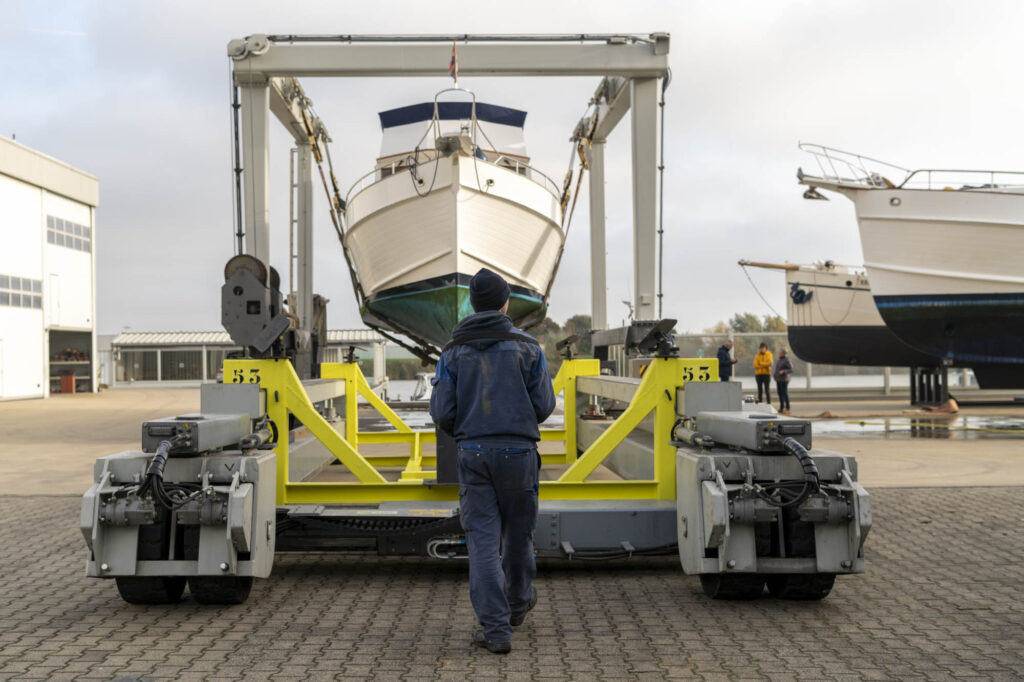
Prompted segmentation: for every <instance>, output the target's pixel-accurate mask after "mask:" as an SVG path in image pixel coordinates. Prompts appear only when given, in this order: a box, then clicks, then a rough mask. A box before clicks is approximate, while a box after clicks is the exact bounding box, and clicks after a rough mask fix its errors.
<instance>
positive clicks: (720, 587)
mask: <svg viewBox="0 0 1024 682" xmlns="http://www.w3.org/2000/svg"><path fill="white" fill-rule="evenodd" d="M700 586H701V587H702V588H703V589H704V594H706V595H707V596H709V597H711V598H712V599H757V598H758V597H760V596H761V594H762V593H763V592H764V576H763V575H758V574H756V573H754V574H749V573H748V574H731V575H723V574H721V573H702V574H701V576H700Z"/></svg>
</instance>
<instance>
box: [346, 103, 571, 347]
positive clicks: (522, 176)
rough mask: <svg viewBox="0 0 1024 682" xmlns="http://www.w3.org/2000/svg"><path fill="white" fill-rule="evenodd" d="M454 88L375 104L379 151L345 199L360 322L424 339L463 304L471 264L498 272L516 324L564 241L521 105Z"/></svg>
mask: <svg viewBox="0 0 1024 682" xmlns="http://www.w3.org/2000/svg"><path fill="white" fill-rule="evenodd" d="M453 91H454V92H458V93H460V94H461V95H463V96H469V97H471V99H470V100H467V101H440V100H439V99H438V98H437V97H435V99H434V101H433V102H426V103H422V104H413V105H411V106H406V107H401V108H399V109H392V110H389V111H384V112H381V113H380V114H379V116H380V123H381V128H382V130H383V142H382V145H381V154H380V157H379V158H378V159H377V163H376V166H375V168H374V169H373V170H372V171H371V172H369V173H368V174H366V175H365V176H364V177H363V178H361V179H360V180H359V181H357V182H356V183H355V185H354V186H353V187H352V189H351V190H350V191H349V194H348V200H347V202H346V205H347V208H346V216H347V221H348V228H347V230H346V233H345V238H344V239H345V248H346V251H347V253H348V256H349V260H350V265H351V267H352V269H353V270H354V272H355V274H356V276H357V278H358V281H359V283H360V286H361V288H362V292H363V307H362V310H361V313H362V316H363V320H364V321H365V322H366V323H367V324H369V325H370V326H372V327H376V328H382V329H384V330H386V331H393V332H398V333H401V334H404V335H406V336H408V337H409V338H411V339H413V341H414V342H415V343H417V344H419V345H420V346H427V347H431V346H432V347H433V348H434V349H436V348H440V347H441V346H443V345H444V344H445V343H446V342H447V341H448V339H449V337H450V335H451V330H452V328H453V327H454V326H455V325H456V324H457V323H458V321H459V320H460V319H462V318H463V317H465V316H467V315H469V314H470V313H472V307H471V306H470V302H469V280H470V278H471V277H472V276H473V275H474V274H475V273H476V272H477V271H478V270H479V269H480V268H484V267H485V268H489V269H491V270H493V271H495V272H497V273H499V274H501V275H502V276H503V277H504V278H505V279H506V280H507V281H508V283H509V286H510V288H511V297H510V304H509V311H508V314H509V316H510V317H511V318H512V319H513V321H514V322H516V323H517V324H519V325H523V324H529V323H530V322H532V321H535V320H536V321H539V320H542V319H543V318H544V315H545V312H546V307H547V296H548V294H549V291H550V286H551V282H552V279H553V277H554V273H555V270H556V267H557V263H558V260H559V258H560V254H561V250H562V247H563V245H564V241H565V236H564V232H563V229H562V216H563V203H562V197H563V192H562V190H561V188H560V187H559V186H558V185H557V184H556V183H555V182H554V181H552V180H551V179H550V178H548V177H547V176H546V175H544V174H543V173H541V172H540V171H538V170H536V169H534V168H532V167H531V166H530V158H529V156H527V154H526V144H525V140H524V136H523V126H524V123H525V120H526V112H525V111H520V110H518V109H511V108H508V107H502V106H495V105H491V104H484V103H478V102H477V101H476V97H475V96H474V95H472V93H469V92H468V91H465V90H461V89H453V90H446V91H443V93H451V92H453ZM439 94H441V93H439Z"/></svg>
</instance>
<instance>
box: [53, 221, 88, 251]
mask: <svg viewBox="0 0 1024 682" xmlns="http://www.w3.org/2000/svg"><path fill="white" fill-rule="evenodd" d="M46 242H47V243H48V244H56V245H57V246H63V247H65V248H68V249H74V250H75V251H84V252H85V253H91V252H92V228H91V227H89V226H87V225H80V224H79V223H75V222H72V221H70V220H63V219H62V218H57V217H55V216H52V215H48V216H46Z"/></svg>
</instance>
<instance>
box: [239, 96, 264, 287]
mask: <svg viewBox="0 0 1024 682" xmlns="http://www.w3.org/2000/svg"><path fill="white" fill-rule="evenodd" d="M240 89H241V91H242V112H241V113H242V158H243V160H244V166H243V170H242V187H243V194H244V197H243V198H244V201H243V204H242V207H243V209H242V213H243V214H244V225H245V252H246V253H247V254H249V255H250V256H255V257H256V258H259V259H260V260H261V261H263V263H264V264H265V265H266V266H267V268H268V269H269V268H270V210H269V206H268V201H267V185H268V184H269V182H270V180H269V178H270V175H269V173H270V88H269V87H268V84H267V83H266V82H264V83H251V84H250V83H246V84H243V85H242V86H241V88H240Z"/></svg>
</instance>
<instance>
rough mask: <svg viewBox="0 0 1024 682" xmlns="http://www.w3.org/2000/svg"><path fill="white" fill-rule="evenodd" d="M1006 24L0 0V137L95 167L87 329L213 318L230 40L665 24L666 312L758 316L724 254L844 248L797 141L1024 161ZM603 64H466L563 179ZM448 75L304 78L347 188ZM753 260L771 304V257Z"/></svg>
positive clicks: (325, 287) (918, 13)
mask: <svg viewBox="0 0 1024 682" xmlns="http://www.w3.org/2000/svg"><path fill="white" fill-rule="evenodd" d="M300 7H301V10H300V9H299V8H300ZM1022 19H1024V3H1021V2H1019V1H1017V0H1004V1H992V2H985V1H978V2H969V3H968V2H963V1H962V0H961V1H937V0H927V1H914V2H909V1H908V2H902V1H899V0H884V1H882V0H879V1H875V0H872V1H860V2H831V1H829V2H822V1H821V0H817V1H808V2H780V1H777V0H773V1H770V2H765V1H764V0H754V1H746V2H737V1H734V2H728V3H726V2H700V3H697V2H685V3H684V2H670V1H667V0H658V1H655V2H647V1H645V0H630V2H622V1H621V0H588V1H587V2H575V1H573V2H551V1H550V0H547V1H543V2H534V1H532V0H519V1H517V2H515V3H488V2H479V1H474V2H446V1H444V0H435V1H434V2H429V3H425V2H407V3H406V2H389V1H386V0H378V1H377V2H373V3H364V2H359V3H340V2H303V3H284V2H254V1H247V2H237V3H228V2H222V3H212V2H207V1H205V0H204V1H196V0H174V1H173V2H171V1H170V0H153V1H147V2H122V1H114V0H103V1H102V2H100V1H98V0H96V1H93V2H88V1H79V2H55V1H53V0H47V1H46V2H36V1H34V0H32V1H30V0H6V1H5V2H4V4H3V21H2V23H0V65H2V66H3V69H2V72H3V74H4V81H5V82H4V88H3V90H2V94H0V134H3V135H6V136H10V135H12V134H15V135H16V136H17V140H18V142H21V143H23V144H25V145H28V146H29V147H32V148H34V149H37V150H39V151H41V152H44V153H46V154H49V155H51V156H54V157H56V158H58V159H60V160H62V161H65V162H67V163H70V164H72V165H73V166H76V167H78V168H81V169H82V170H85V171H87V172H89V173H92V174H94V175H96V176H98V177H99V179H100V207H99V210H98V211H97V229H96V235H97V238H96V243H97V261H98V275H97V278H98V312H97V318H98V320H97V321H98V330H99V332H100V333H113V332H118V331H121V330H122V329H124V328H130V329H131V330H133V331H144V330H210V329H219V328H220V309H219V306H220V298H219V288H220V285H221V284H222V282H223V277H222V272H223V264H224V262H225V261H226V260H227V259H228V258H229V257H230V256H231V255H232V253H233V251H232V249H233V242H232V236H231V235H232V224H231V221H232V218H231V215H232V214H231V159H230V153H231V149H230V120H229V108H228V103H229V72H230V71H229V70H230V67H229V63H228V59H227V57H226V52H225V48H226V45H227V42H228V41H229V40H230V39H232V38H237V37H243V36H246V35H249V34H253V33H346V34H347V33H642V34H646V33H650V32H653V31H667V32H669V33H671V36H672V43H671V53H670V64H671V68H672V72H673V79H672V84H671V87H670V88H669V90H668V93H667V105H666V116H667V119H666V122H667V125H666V141H665V151H666V176H665V188H666V192H665V207H664V211H665V213H664V221H665V255H664V259H665V273H664V282H665V316H666V317H675V318H677V319H678V320H679V328H680V329H682V330H700V329H703V328H705V327H708V326H710V325H712V324H714V323H715V322H717V321H719V320H724V319H727V318H728V317H729V316H731V315H732V314H734V313H737V312H753V313H756V314H759V315H761V314H766V313H769V312H770V310H769V309H768V307H767V306H766V305H765V304H764V303H762V302H761V300H760V299H759V298H758V297H757V295H756V293H755V292H754V290H753V289H752V288H751V286H750V283H749V282H748V281H747V279H746V278H745V277H744V275H743V272H742V270H741V269H740V268H739V267H738V266H737V265H736V261H737V260H738V259H740V258H748V259H752V260H769V261H785V260H788V261H790V262H794V263H804V262H812V261H815V260H821V259H832V260H835V261H837V262H841V263H848V264H854V265H859V264H860V263H861V262H862V256H861V249H860V243H859V239H858V236H857V228H856V221H855V217H854V211H853V205H852V204H851V203H850V202H849V201H847V200H846V199H844V198H842V197H839V196H833V198H832V201H829V202H809V201H805V200H803V199H802V198H801V193H802V190H803V187H802V186H799V185H798V184H797V183H796V178H795V173H796V170H797V167H798V166H801V165H803V166H804V167H805V168H806V167H809V166H810V162H811V159H810V157H807V156H806V154H804V153H803V152H800V151H799V150H798V149H797V143H798V141H801V140H802V141H805V142H806V141H810V142H818V143H821V144H825V145H828V146H832V147H838V148H840V149H846V150H851V151H856V152H859V153H862V154H866V155H868V156H874V157H877V158H882V159H885V160H889V161H892V162H894V163H896V164H899V165H902V166H908V167H915V168H919V167H939V168H986V169H988V168H994V169H1003V170H1022V169H1024V159H1022V149H1024V145H1022V142H1024V126H1022V125H1021V121H1022V120H1024V95H1022V94H1021V89H1020V84H1019V80H1020V71H1021V65H1022V64H1024V40H1022V39H1021V35H1022V32H1024V21H1022ZM440 66H441V68H446V67H447V64H443V65H440ZM597 82H598V79H597V78H585V79H584V78H581V79H567V78H558V79H555V78H549V79H541V78H535V79H520V78H490V79H484V78H463V79H461V80H460V84H461V85H463V86H465V87H469V88H471V89H473V90H474V91H476V93H477V95H478V97H479V98H480V99H481V100H482V101H486V102H490V103H494V104H500V105H506V106H512V107H516V108H521V109H525V110H527V111H528V112H529V115H528V117H527V123H526V136H527V144H528V150H529V152H530V154H531V156H532V157H533V162H534V165H535V166H536V167H538V168H540V169H541V170H543V171H544V172H546V173H547V174H548V175H550V176H552V177H555V178H561V177H562V176H563V175H564V174H565V170H566V163H567V159H568V157H569V149H570V148H569V143H568V141H567V138H568V135H569V134H570V132H571V131H572V129H573V127H574V125H575V123H576V122H577V121H578V119H579V117H580V116H581V115H582V114H583V113H584V111H585V108H586V104H587V101H588V99H589V97H590V95H591V94H592V93H593V91H594V88H595V87H596V85H597ZM449 84H450V80H449V79H447V78H443V77H438V78H422V79H378V80H366V79H335V80H327V79H317V80H314V79H307V80H305V81H304V85H305V88H306V92H307V94H309V95H310V96H311V97H312V98H313V101H314V103H315V106H316V109H317V111H318V113H319V114H320V116H321V117H322V118H323V119H324V121H325V123H326V125H327V126H328V128H329V130H330V131H331V133H332V135H333V138H334V145H333V147H332V155H333V158H334V160H335V163H336V164H337V171H338V178H339V181H340V183H341V185H342V186H343V187H344V188H346V189H347V187H348V186H349V185H350V184H351V183H352V182H353V181H354V180H355V179H357V178H358V177H359V176H361V175H363V174H364V173H366V172H367V171H369V170H370V169H371V168H372V166H373V163H374V160H375V158H376V156H377V154H378V151H379V144H380V132H379V127H378V122H377V117H376V113H377V112H378V111H381V110H384V109H388V108H392V107H396V106H402V105H405V104H412V103H416V102H421V101H429V100H430V99H431V98H432V97H433V95H434V93H435V92H436V91H437V90H439V89H440V88H442V87H446V86H448V85H449ZM625 123H628V121H627V122H625ZM272 125H273V128H272V137H271V145H272V150H271V154H272V170H271V190H272V192H273V195H272V198H271V222H272V232H273V233H274V235H275V237H274V239H275V245H274V251H275V255H274V256H273V257H272V262H273V264H274V265H275V267H277V269H278V270H279V271H280V272H281V273H282V276H283V277H284V278H287V207H288V204H287V182H288V154H287V149H288V146H289V145H288V140H289V138H288V136H287V135H286V134H285V133H284V132H283V130H282V129H281V128H280V126H279V125H278V124H277V123H276V121H274V122H273V124H272ZM629 159H630V157H629V127H628V125H620V127H619V129H617V130H616V131H615V132H614V133H613V135H612V137H611V139H610V140H609V143H608V147H607V152H606V163H607V166H608V171H607V181H608V187H607V202H608V208H607V217H608V237H607V243H608V252H609V257H608V287H609V289H608V301H609V304H608V309H609V319H610V321H611V322H612V323H617V322H619V321H621V319H622V318H623V317H624V316H625V314H626V306H625V305H623V304H622V303H621V301H622V300H623V299H631V298H632V293H633V292H632V274H631V268H632V256H631V249H632V225H631V220H632V208H631V204H630V181H629V173H630V169H629V164H630V160H629ZM585 184H586V183H584V185H585ZM315 196H316V199H317V201H318V202H319V203H318V212H317V214H316V235H315V239H316V242H317V248H318V252H317V257H316V262H315V267H316V271H315V275H314V278H315V279H314V285H315V288H316V290H317V291H318V292H320V293H322V294H324V295H325V296H327V297H328V298H329V299H330V300H331V303H330V305H329V307H328V324H329V326H330V327H331V328H343V327H356V326H361V323H360V320H359V314H358V311H357V308H356V305H355V298H354V296H353V294H352V290H351V285H350V283H349V277H348V274H347V272H346V269H345V264H344V260H343V258H342V255H341V250H340V246H339V245H338V243H337V239H336V238H335V237H334V236H333V232H332V230H331V228H330V224H329V221H328V219H327V214H326V210H325V203H324V201H323V200H322V194H321V193H319V192H318V193H317V194H316V195H315ZM587 213H588V211H587V197H586V195H585V194H584V196H581V198H580V202H579V204H578V206H577V209H576V216H575V219H574V221H573V225H572V227H571V230H570V232H569V236H568V246H567V250H566V255H565V258H564V260H563V264H562V267H561V270H560V272H559V275H558V281H557V282H556V283H555V286H554V289H553V291H552V300H551V312H550V314H551V316H552V317H553V318H554V319H555V320H557V321H559V322H562V321H564V320H565V318H567V317H568V316H570V315H572V314H574V313H578V312H583V313H589V312H590V293H589V290H590V289H589V287H590V285H589V243H588V240H589V234H588V232H589V216H588V215H587ZM751 274H752V275H753V277H754V280H755V282H756V283H757V285H758V287H760V288H761V290H762V291H763V292H764V293H765V295H766V296H767V297H768V300H769V301H770V302H771V304H772V305H773V306H774V307H775V308H776V309H777V310H779V311H780V312H783V313H784V312H785V306H784V301H785V291H784V286H783V282H782V275H781V274H777V273H774V272H766V271H756V270H755V271H752V273H751Z"/></svg>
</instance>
